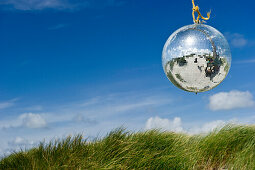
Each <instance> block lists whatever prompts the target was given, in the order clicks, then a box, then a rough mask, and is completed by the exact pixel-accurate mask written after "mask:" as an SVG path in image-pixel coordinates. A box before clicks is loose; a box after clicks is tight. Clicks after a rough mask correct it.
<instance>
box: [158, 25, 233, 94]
mask: <svg viewBox="0 0 255 170" xmlns="http://www.w3.org/2000/svg"><path fill="white" fill-rule="evenodd" d="M162 65H163V69H164V72H165V74H166V76H167V77H168V79H169V80H170V81H171V82H172V83H173V84H174V85H175V86H176V87H178V88H180V89H182V90H185V91H189V92H195V93H198V92H205V91H208V90H211V89H213V88H214V87H216V86H217V85H219V84H220V83H221V82H222V81H223V80H224V79H225V78H226V76H227V74H228V72H229V69H230V66H231V51H230V48H229V45H228V42H227V40H226V39H225V37H224V36H223V35H222V34H221V33H220V32H219V31H218V30H216V29H215V28H213V27H211V26H208V25H204V24H192V25H187V26H184V27H182V28H180V29H178V30H177V31H175V32H174V33H173V34H172V35H171V36H170V37H169V38H168V40H167V41H166V43H165V46H164V49H163V52H162Z"/></svg>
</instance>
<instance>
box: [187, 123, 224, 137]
mask: <svg viewBox="0 0 255 170" xmlns="http://www.w3.org/2000/svg"><path fill="white" fill-rule="evenodd" d="M224 125H226V122H224V121H223V120H215V121H212V122H207V123H205V124H204V125H202V126H201V127H193V128H191V129H189V131H188V133H190V134H199V133H208V132H211V131H213V130H214V129H216V128H219V129H220V128H222V127H223V126H224Z"/></svg>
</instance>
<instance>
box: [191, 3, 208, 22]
mask: <svg viewBox="0 0 255 170" xmlns="http://www.w3.org/2000/svg"><path fill="white" fill-rule="evenodd" d="M192 4H193V8H192V16H193V21H194V23H197V24H199V23H201V21H200V18H201V19H203V20H209V19H210V14H211V11H210V12H207V18H205V17H203V16H202V15H201V13H200V11H199V7H198V6H196V5H195V3H194V0H192ZM195 12H197V14H198V16H197V19H196V18H195ZM203 22H204V21H202V23H203Z"/></svg>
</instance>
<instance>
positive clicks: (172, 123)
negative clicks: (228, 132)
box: [145, 116, 236, 134]
mask: <svg viewBox="0 0 255 170" xmlns="http://www.w3.org/2000/svg"><path fill="white" fill-rule="evenodd" d="M233 122H236V120H235V119H232V120H230V121H227V122H225V121H223V120H215V121H211V122H206V123H204V124H202V125H200V126H192V127H191V128H184V127H183V125H182V121H181V118H180V117H175V118H174V119H173V120H170V119H162V118H160V117H158V116H156V117H151V118H149V119H148V120H147V121H146V124H145V130H150V129H160V130H163V131H171V132H184V133H188V134H200V133H208V132H211V131H213V130H215V129H216V128H217V129H221V128H222V127H223V126H224V125H226V124H227V123H233Z"/></svg>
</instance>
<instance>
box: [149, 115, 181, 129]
mask: <svg viewBox="0 0 255 170" xmlns="http://www.w3.org/2000/svg"><path fill="white" fill-rule="evenodd" d="M145 129H146V130H149V129H161V130H168V131H174V132H182V131H183V128H182V122H181V118H179V117H175V118H174V119H173V120H169V119H162V118H160V117H158V116H156V117H151V118H149V119H148V120H147V122H146V125H145Z"/></svg>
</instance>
